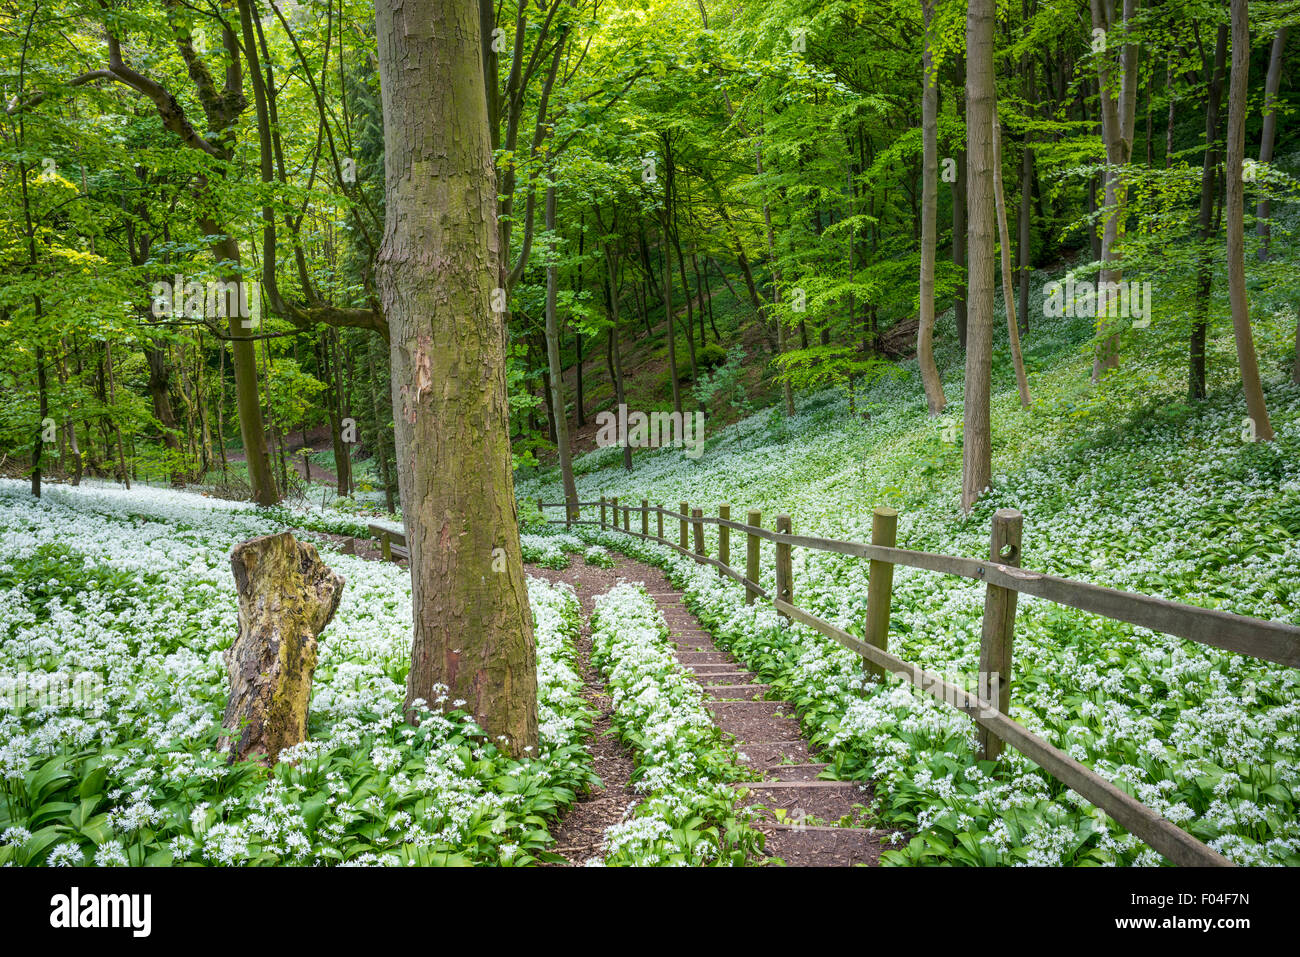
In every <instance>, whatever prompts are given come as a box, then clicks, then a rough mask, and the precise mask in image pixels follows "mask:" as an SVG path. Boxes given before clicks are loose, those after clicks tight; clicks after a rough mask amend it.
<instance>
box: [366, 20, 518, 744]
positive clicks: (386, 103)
mask: <svg viewBox="0 0 1300 957" xmlns="http://www.w3.org/2000/svg"><path fill="white" fill-rule="evenodd" d="M478 16H479V14H478V3H477V0H444V2H440V3H439V2H434V0H376V2H375V27H376V29H375V32H376V36H377V40H378V53H379V72H380V77H381V90H382V93H383V118H384V169H385V224H384V242H383V247H382V250H381V252H380V255H379V259H378V262H377V263H376V270H375V274H376V281H377V286H378V289H379V293H380V299H381V301H382V303H383V307H384V315H385V316H387V318H388V322H389V327H390V337H391V338H390V342H391V346H390V351H391V359H392V383H393V403H394V407H395V411H396V413H397V414H396V415H395V417H394V418H395V421H396V430H395V431H396V438H397V463H398V485H399V487H400V489H401V498H402V510H403V514H404V517H405V522H406V538H407V542H408V544H409V547H410V551H411V591H412V601H413V605H414V623H415V629H414V636H413V639H412V642H411V671H410V676H409V678H408V681H407V690H406V705H407V708H408V711H413V709H414V707H415V703H416V701H420V700H422V701H425V702H427V703H428V704H429V706H431V707H437V704H438V699H439V694H440V693H439V691H438V690H436V687H435V686H437V685H445V686H446V688H447V691H446V695H447V698H448V699H449V700H452V701H455V700H458V699H464V700H465V701H467V702H468V704H467V705H466V706H465V707H466V710H467V711H468V712H469V713H470V714H471V715H472V716H473V717H474V719H475V720H476V721H477V722H478V724H479V726H480V727H482V728H483V729H484V731H485V732H486V733H487V735H488V737H489V738H490V739H492V740H497V738H498V736H502V735H503V736H505V745H504V747H505V749H506V750H508V751H509V752H510V753H511V754H514V755H516V756H522V755H524V754H525V753H528V750H529V749H535V748H536V746H537V668H536V649H535V646H534V642H533V625H532V616H531V614H530V612H529V608H528V593H527V589H526V588H525V585H524V569H523V558H522V555H521V553H520V545H519V520H518V513H517V508H516V504H515V493H514V479H513V475H512V473H511V460H510V446H509V439H508V435H507V432H508V429H507V424H508V417H509V409H508V405H507V402H506V375H505V365H506V358H505V357H506V340H505V329H504V326H503V324H502V323H501V322H500V320H499V319H498V317H497V316H496V314H495V313H493V312H492V309H491V305H492V292H493V289H494V288H496V287H497V286H498V282H499V279H498V276H499V273H498V264H499V262H500V259H501V256H502V255H503V254H504V253H503V251H502V250H500V248H499V246H498V234H497V223H496V218H497V216H496V212H497V211H496V195H497V184H496V177H495V175H494V172H493V159H492V142H491V134H490V131H489V129H488V117H487V97H486V93H485V91H484V88H483V72H482V61H481V37H480V31H479V24H478Z"/></svg>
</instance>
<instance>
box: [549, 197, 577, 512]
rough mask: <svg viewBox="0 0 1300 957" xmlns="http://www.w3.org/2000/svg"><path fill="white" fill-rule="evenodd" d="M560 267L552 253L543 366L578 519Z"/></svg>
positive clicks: (570, 505) (568, 498) (568, 507)
mask: <svg viewBox="0 0 1300 957" xmlns="http://www.w3.org/2000/svg"><path fill="white" fill-rule="evenodd" d="M545 215H546V232H547V234H548V235H550V236H554V235H555V187H554V186H548V187H546V214H545ZM559 282H560V277H559V267H558V266H557V265H556V264H555V250H554V249H552V250H551V255H550V261H549V262H548V263H547V265H546V363H547V368H548V369H549V370H550V376H549V379H550V382H549V386H550V390H551V391H550V395H551V408H552V409H554V410H555V448H556V451H557V452H558V453H559V456H560V475H561V477H562V481H563V483H564V502H565V515H566V516H567V517H568V518H569V519H570V521H575V522H576V521H577V520H578V486H577V485H576V484H575V483H574V480H573V451H572V449H570V448H569V417H568V415H567V414H566V413H565V410H564V366H563V365H561V363H560V323H559V319H558V318H557V316H556V314H555V313H556V298H557V297H558V295H559Z"/></svg>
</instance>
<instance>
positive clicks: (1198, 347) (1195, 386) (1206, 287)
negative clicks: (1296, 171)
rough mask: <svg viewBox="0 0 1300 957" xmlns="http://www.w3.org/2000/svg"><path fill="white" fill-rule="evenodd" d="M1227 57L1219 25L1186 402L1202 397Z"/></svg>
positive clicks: (1209, 82) (1210, 84)
mask: <svg viewBox="0 0 1300 957" xmlns="http://www.w3.org/2000/svg"><path fill="white" fill-rule="evenodd" d="M1227 60H1228V27H1227V25H1226V24H1225V25H1224V26H1221V27H1219V35H1218V38H1217V39H1216V40H1215V44H1214V60H1213V63H1212V64H1207V66H1208V67H1209V70H1208V74H1209V75H1208V76H1206V78H1205V82H1206V90H1205V156H1204V158H1203V160H1202V162H1201V205H1200V210H1199V212H1198V214H1197V224H1198V230H1197V231H1198V233H1199V238H1200V248H1199V249H1198V250H1197V254H1196V300H1195V305H1194V307H1193V315H1194V323H1193V325H1192V335H1191V339H1190V340H1189V342H1188V347H1187V397H1188V399H1189V400H1190V401H1193V402H1195V401H1197V400H1199V399H1204V398H1205V394H1206V393H1205V340H1206V336H1207V332H1208V329H1209V319H1208V316H1209V311H1210V290H1211V288H1212V286H1213V283H1214V268H1213V267H1214V262H1213V256H1214V251H1213V250H1212V249H1211V248H1210V239H1211V238H1212V237H1213V236H1214V234H1215V233H1216V232H1217V231H1218V230H1217V229H1216V228H1215V225H1214V203H1215V197H1216V195H1217V194H1218V190H1217V189H1215V182H1216V178H1217V174H1218V165H1219V153H1218V149H1217V148H1216V144H1217V143H1218V139H1219V105H1220V101H1221V100H1222V97H1223V79H1224V70H1225V69H1226V67H1227Z"/></svg>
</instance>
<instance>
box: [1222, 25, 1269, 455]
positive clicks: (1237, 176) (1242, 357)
mask: <svg viewBox="0 0 1300 957" xmlns="http://www.w3.org/2000/svg"><path fill="white" fill-rule="evenodd" d="M1246 7H1247V0H1232V79H1231V81H1230V84H1231V85H1230V86H1229V88H1228V143H1227V154H1226V160H1225V165H1224V171H1223V173H1224V177H1225V179H1226V180H1227V198H1226V200H1225V203H1226V205H1227V207H1228V210H1227V212H1228V217H1227V218H1228V226H1227V228H1228V300H1229V302H1230V303H1231V306H1232V334H1233V338H1235V339H1236V340H1237V364H1238V366H1239V367H1240V368H1241V387H1242V389H1244V390H1245V392H1246V411H1247V413H1248V415H1249V416H1250V428H1251V431H1252V433H1253V435H1254V437H1255V439H1256V440H1258V441H1261V442H1269V441H1272V439H1273V426H1272V424H1271V423H1270V422H1269V419H1268V408H1267V407H1266V406H1265V405H1264V388H1263V386H1262V385H1261V384H1260V381H1259V359H1258V357H1257V356H1256V355H1255V337H1254V335H1253V334H1252V332H1251V328H1250V301H1249V299H1248V297H1247V293H1246V243H1245V235H1244V231H1245V215H1246V211H1245V190H1244V188H1243V185H1242V180H1241V167H1242V157H1243V156H1244V155H1245V152H1246V108H1247V107H1246V95H1247V81H1248V80H1249V77H1250V19H1249V15H1248V13H1247V9H1246Z"/></svg>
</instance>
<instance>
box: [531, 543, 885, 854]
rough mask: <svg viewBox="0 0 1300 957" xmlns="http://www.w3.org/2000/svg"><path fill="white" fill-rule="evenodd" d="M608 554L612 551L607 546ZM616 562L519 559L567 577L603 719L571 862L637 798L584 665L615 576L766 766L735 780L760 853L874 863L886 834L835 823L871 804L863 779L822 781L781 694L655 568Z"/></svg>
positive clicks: (561, 848) (739, 741)
mask: <svg viewBox="0 0 1300 957" xmlns="http://www.w3.org/2000/svg"><path fill="white" fill-rule="evenodd" d="M611 554H615V553H612V552H611ZM616 561H617V564H616V565H615V567H613V568H608V569H606V568H598V567H595V566H592V565H587V564H585V563H584V562H581V561H580V560H575V561H574V562H573V563H572V564H571V565H570V566H569V567H568V568H567V569H565V570H563V571H556V570H552V569H549V568H538V567H535V566H531V565H529V566H526V567H527V570H528V572H529V573H530V574H532V575H536V576H538V577H540V578H545V579H547V580H548V581H552V582H557V581H563V582H568V583H569V584H570V585H572V586H573V588H574V590H575V591H576V592H577V594H578V598H579V600H580V602H581V603H582V612H583V620H584V624H583V634H582V637H581V638H580V639H579V655H580V659H581V664H582V675H583V681H584V683H585V684H586V690H585V694H586V695H587V697H588V699H589V700H590V701H592V703H593V704H594V705H595V706H596V707H597V709H598V710H599V713H600V717H599V719H598V720H597V722H596V730H595V732H594V734H593V739H592V741H591V743H590V746H591V748H592V751H593V754H595V756H596V773H597V774H599V775H600V778H601V780H602V782H604V788H603V790H601V791H599V792H596V793H594V794H592V795H589V796H587V797H586V798H585V799H582V800H580V801H579V802H578V804H577V805H576V806H575V807H574V809H573V810H572V811H571V812H570V813H569V814H568V816H567V817H566V818H565V819H564V820H563V821H562V822H561V824H560V827H559V829H558V830H557V832H556V838H557V842H558V847H557V848H556V850H557V851H558V852H559V853H560V854H563V855H564V856H565V857H566V858H568V859H569V860H570V861H571V862H572V863H575V864H576V863H582V862H583V860H584V859H585V858H587V857H591V856H594V855H596V854H597V853H598V852H599V849H600V842H601V838H602V836H603V832H604V829H605V828H606V827H608V826H609V825H611V824H615V823H617V822H618V821H619V820H620V819H621V818H622V815H623V811H624V810H626V808H627V807H628V806H629V805H630V804H631V803H634V802H635V801H636V800H637V796H636V794H635V792H634V791H632V790H631V788H630V787H629V786H628V777H629V775H630V774H631V772H632V768H633V763H632V758H631V755H630V754H628V752H627V750H626V749H625V748H623V746H622V745H621V744H620V743H619V742H618V741H617V740H616V739H614V738H613V736H612V735H610V736H606V735H605V734H604V732H606V731H608V730H609V716H610V702H609V697H608V695H606V694H605V692H604V685H603V682H602V681H601V679H600V675H599V673H598V672H597V671H596V670H595V669H594V668H593V667H592V666H591V662H590V651H591V641H590V637H589V630H588V626H587V624H586V622H587V619H588V617H589V616H590V613H591V609H592V604H593V602H594V599H595V597H596V596H597V595H599V594H602V593H603V592H605V591H608V590H609V589H610V588H612V587H613V586H614V585H615V584H617V583H618V581H619V580H620V579H626V580H628V581H638V582H643V583H644V584H645V586H646V590H647V591H648V592H649V593H650V595H651V596H652V597H653V598H654V600H655V603H656V604H657V605H658V607H659V610H660V612H661V613H662V614H663V616H664V619H665V620H666V621H667V623H668V628H669V632H670V639H671V641H672V642H673V645H674V646H675V648H676V655H677V660H678V661H680V662H681V663H682V664H683V665H684V666H685V667H686V669H687V670H688V671H690V672H692V673H694V675H695V676H696V677H697V678H698V680H699V681H700V683H701V684H702V685H704V687H705V690H706V692H707V693H708V695H709V697H710V698H711V699H712V700H711V701H710V702H709V710H710V711H712V712H713V715H714V718H715V720H716V721H717V723H718V726H719V727H720V728H721V729H722V730H723V731H724V732H727V733H729V734H731V735H734V737H735V747H736V751H737V753H738V756H739V758H740V761H741V763H743V764H747V765H748V766H750V767H752V768H755V769H756V770H759V771H761V772H763V778H762V780H761V781H756V782H751V783H746V784H744V785H738V787H741V788H742V789H743V791H744V799H743V803H744V804H746V805H750V806H754V807H757V808H759V809H760V811H761V813H762V821H761V823H760V824H759V825H758V827H759V828H760V829H761V830H762V831H764V833H765V834H766V835H767V853H768V854H769V855H770V856H771V857H773V858H780V859H782V860H784V861H785V863H786V864H788V865H803V866H823V867H836V866H839V867H845V866H849V865H854V864H873V865H874V864H877V863H879V860H880V853H881V851H882V850H883V847H882V846H881V839H882V837H884V836H885V834H884V833H882V832H880V831H877V830H871V829H868V828H861V827H837V826H833V825H835V824H837V823H838V822H840V821H841V820H846V821H852V820H853V819H855V818H856V817H857V815H858V813H859V812H860V810H861V809H862V808H863V807H864V806H866V805H868V804H869V803H870V799H871V793H870V789H869V787H868V786H864V785H862V784H859V783H857V782H849V781H843V782H842V781H826V780H819V779H818V774H819V773H820V772H821V771H822V770H823V769H824V768H825V767H826V765H825V764H822V763H818V762H817V761H816V760H815V759H814V756H813V755H812V752H811V749H810V747H809V744H808V742H807V740H806V739H805V738H804V737H803V734H802V733H801V731H800V729H799V722H798V721H797V720H796V718H795V717H794V707H793V705H791V704H790V702H788V701H773V700H765V697H764V696H765V694H766V693H767V692H768V687H767V686H766V685H763V684H756V683H755V681H754V678H755V676H754V674H753V673H752V672H749V671H746V670H745V669H744V668H743V667H742V666H741V665H740V664H738V663H737V662H736V660H735V659H734V658H732V657H731V655H730V654H728V653H727V652H725V651H723V650H721V649H720V648H718V647H717V646H716V645H715V644H714V643H713V639H712V638H711V637H710V636H709V634H708V632H706V631H705V630H704V629H703V628H702V627H701V626H700V623H699V621H698V620H697V619H696V618H695V616H694V615H693V614H691V612H690V611H689V610H688V609H687V608H686V606H685V604H684V603H683V601H682V595H681V593H680V592H678V591H677V590H676V589H674V588H673V586H672V585H671V584H670V583H669V581H668V579H667V578H666V577H665V576H664V573H663V572H662V571H661V570H660V569H658V568H655V567H653V566H650V565H645V564H642V563H641V562H637V561H633V560H631V559H628V558H626V557H624V556H622V555H617V556H616Z"/></svg>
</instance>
